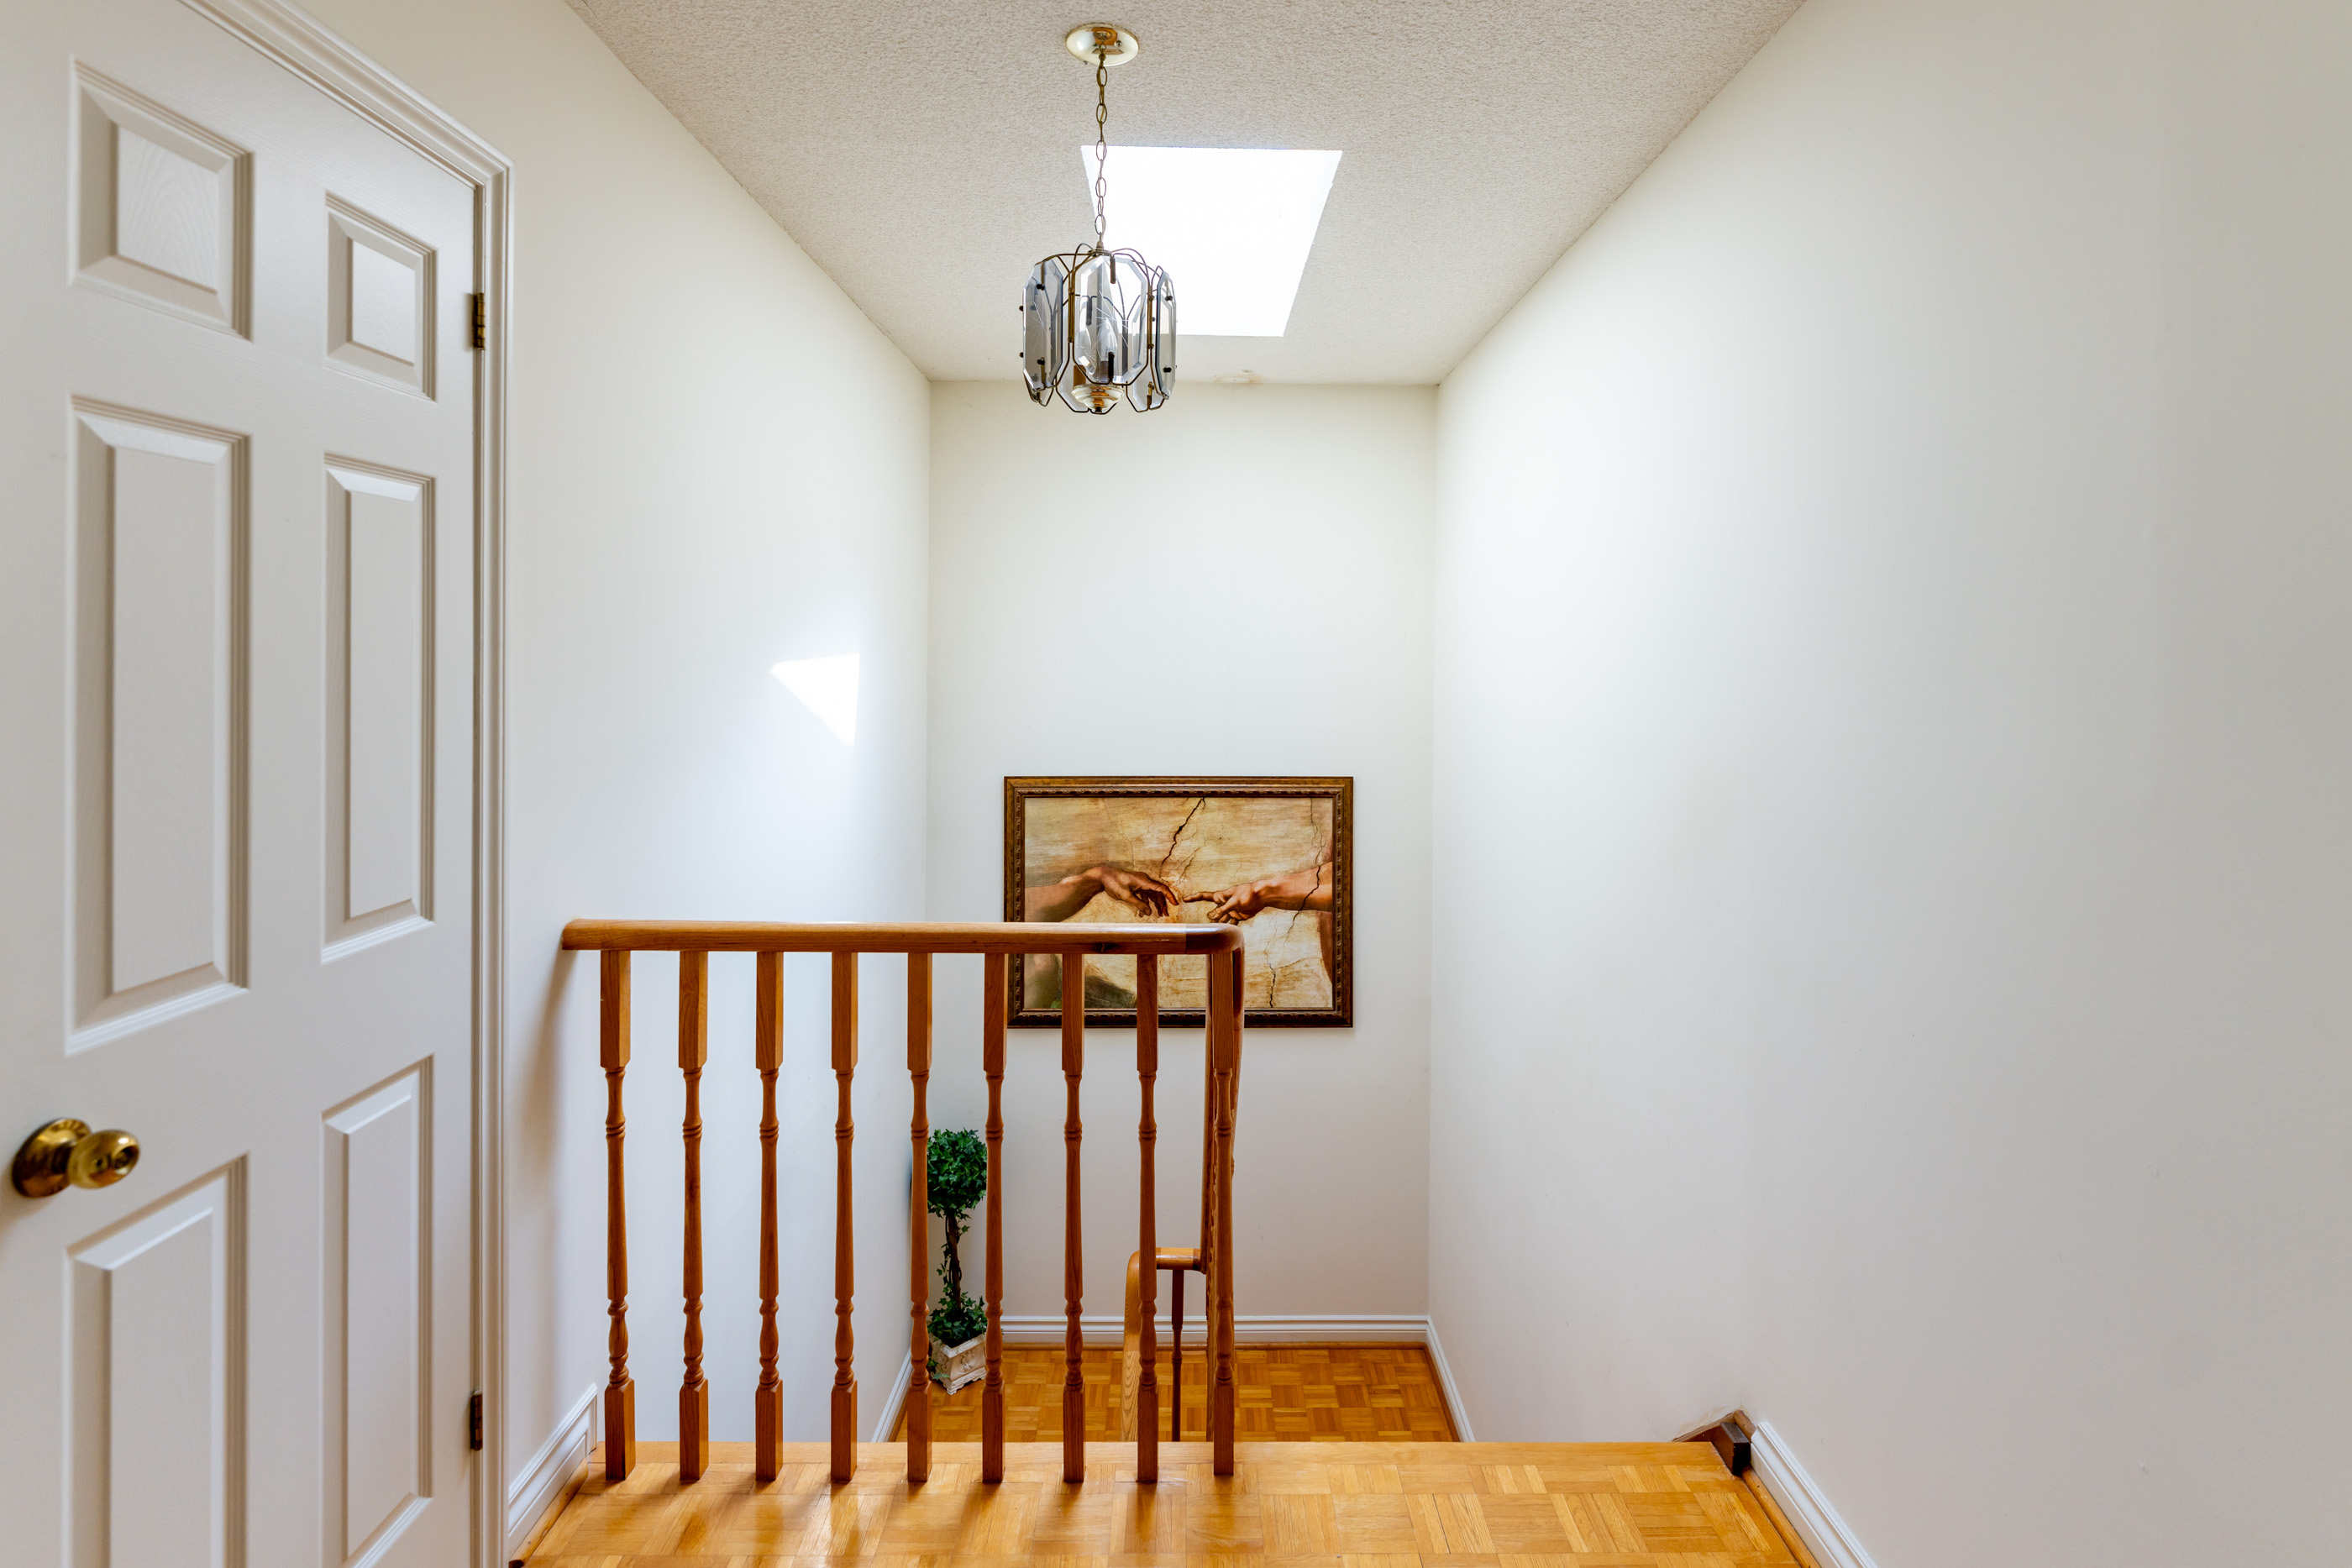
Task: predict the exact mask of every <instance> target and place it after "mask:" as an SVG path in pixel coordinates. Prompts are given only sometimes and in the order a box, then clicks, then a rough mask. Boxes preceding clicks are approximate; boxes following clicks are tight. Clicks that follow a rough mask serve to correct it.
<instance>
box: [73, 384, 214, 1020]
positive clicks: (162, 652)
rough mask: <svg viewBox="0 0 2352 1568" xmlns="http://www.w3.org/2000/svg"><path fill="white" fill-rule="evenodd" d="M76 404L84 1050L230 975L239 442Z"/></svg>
mask: <svg viewBox="0 0 2352 1568" xmlns="http://www.w3.org/2000/svg"><path fill="white" fill-rule="evenodd" d="M74 414H75V423H76V425H77V430H76V444H77V448H78V450H77V454H76V455H77V458H78V461H77V463H76V465H75V476H74V477H75V485H76V490H77V495H76V497H75V501H76V505H75V512H76V525H77V526H76V532H77V536H78V537H77V539H76V546H77V548H76V550H75V559H74V565H75V569H76V577H77V581H76V583H75V588H74V592H73V599H74V603H75V612H76V621H77V625H76V628H75V631H76V637H75V645H76V653H77V655H78V656H77V658H76V661H75V667H74V671H73V680H74V687H75V695H76V705H75V706H76V708H77V710H78V711H77V715H76V718H77V724H76V729H77V732H78V736H79V742H80V744H79V745H78V746H77V747H75V754H74V758H73V768H74V797H75V804H76V806H77V808H78V815H79V819H80V820H79V824H78V829H79V831H78V832H77V834H76V841H77V844H78V846H79V865H78V866H77V875H76V877H75V883H76V886H75V889H74V892H75V894H76V898H75V903H76V904H77V906H78V907H77V919H76V921H75V925H74V930H75V937H76V942H75V949H76V950H75V954H74V969H75V974H76V978H77V990H78V991H79V1008H78V1009H77V1011H78V1021H79V1025H80V1028H79V1031H78V1033H77V1035H76V1044H77V1045H78V1046H88V1045H92V1044H96V1043H99V1042H100V1041H101V1040H106V1039H110V1038H112V1037H113V1036H114V1035H117V1034H120V1033H121V1032H123V1030H126V1029H130V1028H135V1027H138V1026H139V1025H140V1024H142V1022H147V1021H152V1019H154V1018H155V1017H156V1016H157V1015H158V1013H159V1011H161V1012H168V1011H172V1010H184V1009H185V1008H186V1007H187V1006H189V1005H192V1004H193V1003H195V1002H198V1001H202V1000H206V999H212V998H217V997H220V996H224V995H226V994H228V992H230V991H231V990H233V989H234V988H236V986H237V985H238V984H239V983H240V980H241V969H242V964H241V959H242V957H243V954H244V946H245V943H244V936H245V933H244V922H245V908H244V897H243V893H244V887H243V883H244V878H243V874H242V873H243V870H244V861H243V853H242V849H243V845H242V839H243V829H244V824H245V809H244V806H245V802H244V799H243V783H244V769H243V768H242V767H241V766H240V762H241V758H242V756H243V750H244V746H243V742H244V735H243V725H242V719H243V716H244V711H245V689H244V687H245V659H244V637H243V632H244V626H245V620H246V608H247V607H246V603H245V570H244V567H245V559H244V558H245V538H246V519H245V517H244V505H245V495H244V490H245V486H244V484H243V482H242V481H243V475H244V468H245V440H244V437H242V436H240V435H236V434H232V433H229V432H226V431H220V430H213V429H209V428H206V427H204V426H200V425H195V424H192V423H188V422H186V421H184V420H173V419H168V418H165V417H163V416H160V415H156V414H152V413H135V412H133V411H131V410H128V409H109V408H106V407H104V406H103V405H94V404H89V403H87V402H85V403H82V404H80V405H79V406H78V407H77V408H76V409H75V411H74Z"/></svg>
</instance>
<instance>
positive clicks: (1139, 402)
mask: <svg viewBox="0 0 2352 1568" xmlns="http://www.w3.org/2000/svg"><path fill="white" fill-rule="evenodd" d="M1063 43H1064V45H1065V46H1066V47H1067V48H1068V49H1069V51H1070V53H1072V54H1074V55H1076V56H1077V57H1078V58H1080V59H1082V60H1092V61H1094V63H1095V237H1094V243H1093V244H1092V245H1082V246H1078V247H1077V248H1076V250H1067V251H1063V252H1060V253H1058V254H1056V255H1054V256H1047V257H1046V258H1045V260H1043V261H1041V262H1039V263H1038V264H1037V265H1036V266H1035V267H1033V268H1031V269H1030V272H1029V281H1028V282H1027V283H1026V284H1024V286H1023V287H1022V290H1021V320H1022V333H1021V375H1022V380H1023V381H1024V382H1026V383H1027V385H1028V388H1029V401H1030V402H1034V403H1035V404H1037V405H1038V406H1039V407H1041V408H1043V407H1045V406H1047V405H1049V404H1051V403H1052V402H1055V400H1057V399H1058V400H1059V401H1060V402H1061V404H1062V406H1063V407H1065V408H1067V409H1072V410H1075V411H1076V412H1077V413H1109V412H1110V411H1111V410H1112V409H1114V408H1116V407H1118V403H1119V400H1120V399H1121V398H1122V397H1123V398H1125V399H1126V401H1127V402H1128V404H1129V406H1130V407H1132V408H1133V409H1135V411H1136V412H1137V413H1150V412H1151V411H1152V410H1153V409H1155V408H1158V407H1159V406H1160V404H1161V403H1164V402H1167V401H1168V394H1169V392H1171V391H1172V390H1173V389H1174V386H1175V382H1176V287H1175V284H1174V283H1173V282H1172V281H1171V279H1170V278H1169V276H1168V274H1167V272H1166V271H1165V270H1164V269H1162V268H1160V267H1154V266H1152V265H1151V264H1150V262H1148V261H1146V260H1144V259H1143V257H1142V256H1141V255H1140V254H1139V253H1138V252H1136V251H1132V250H1108V249H1106V248H1105V247H1104V243H1103V235H1104V233H1105V229H1104V223H1103V207H1104V203H1105V200H1106V198H1107V197H1108V193H1109V185H1108V180H1107V177H1106V172H1105V171H1106V167H1107V165H1108V162H1109V157H1110V147H1109V144H1108V141H1107V140H1106V135H1107V128H1108V124H1109V120H1110V103H1109V98H1108V93H1109V87H1110V68H1111V67H1113V66H1115V65H1118V64H1121V63H1123V62H1125V61H1127V60H1130V59H1133V58H1134V57H1135V52H1136V47H1137V46H1136V42H1135V36H1134V35H1133V34H1132V33H1129V32H1127V31H1126V30H1125V29H1123V28H1119V27H1112V26H1102V25H1099V24H1090V25H1088V26H1084V27H1076V28H1073V29H1071V32H1070V36H1069V37H1067V38H1065V39H1064V40H1063Z"/></svg>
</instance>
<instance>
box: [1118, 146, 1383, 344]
mask: <svg viewBox="0 0 2352 1568" xmlns="http://www.w3.org/2000/svg"><path fill="white" fill-rule="evenodd" d="M1078 154H1079V162H1080V163H1081V164H1082V165H1083V167H1084V169H1085V172H1086V189H1087V205H1088V206H1089V207H1091V206H1092V205H1093V204H1094V186H1095V150H1094V148H1093V146H1092V145H1091V144H1089V145H1087V146H1084V147H1081V148H1080V149H1078ZM1338 171H1339V154H1338V153H1337V152H1301V151H1297V150H1291V149H1281V150H1275V149H1267V148H1255V147H1114V148H1112V149H1111V150H1110V163H1109V179H1108V183H1109V186H1110V199H1109V201H1108V203H1107V204H1106V215H1107V217H1108V243H1109V245H1110V246H1112V247H1113V248H1114V249H1116V248H1118V247H1119V246H1127V247H1129V248H1130V249H1133V250H1138V251H1140V252H1142V253H1143V258H1144V259H1145V260H1146V261H1149V262H1150V263H1151V265H1152V266H1154V267H1165V268H1167V269H1168V274H1169V277H1170V280H1171V282H1173V283H1174V284H1175V286H1176V329H1177V331H1178V332H1179V333H1181V334H1183V335H1185V336H1191V335H1192V334H1195V333H1198V334H1200V335H1202V336H1204V337H1211V338H1279V337H1281V336H1282V333H1283V329H1285V328H1286V327H1287V326H1289V324H1290V306H1291V301H1292V300H1293V299H1294V298H1297V294H1298V279H1299V277H1300V275H1302V274H1303V273H1305V271H1306V270H1307V252H1308V251H1309V250H1311V249H1313V248H1314V246H1315V230H1316V227H1317V225H1319V224H1320V223H1321V222H1322V221H1323V200H1324V198H1325V197H1326V196H1328V195H1329V194H1330V192H1331V177H1332V175H1333V174H1335V173H1336V172H1338Z"/></svg>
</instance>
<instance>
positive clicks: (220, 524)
mask: <svg viewBox="0 0 2352 1568" xmlns="http://www.w3.org/2000/svg"><path fill="white" fill-rule="evenodd" d="M223 3H224V6H225V8H226V0H223ZM238 9H240V10H243V9H244V8H243V7H239V8H238ZM7 12H8V15H7V22H6V28H5V38H6V42H5V47H0V134H5V147H6V155H5V161H0V163H4V164H5V166H0V290H5V295H6V306H5V320H6V322H7V330H6V333H5V340H0V342H5V347H0V454H5V469H0V471H5V477H6V484H5V488H4V489H0V507H5V528H0V1110H5V1126H0V1155H5V1154H6V1153H7V1152H9V1151H13V1150H14V1149H15V1148H16V1141H17V1140H19V1139H22V1138H24V1137H25V1136H26V1134H31V1133H32V1132H34V1131H35V1130H36V1129H37V1128H38V1127H40V1126H42V1125H43V1124H47V1123H48V1122H50V1121H51V1120H52V1119H53V1118H68V1117H70V1118H77V1119H79V1120H80V1121H82V1122H84V1123H87V1124H89V1126H90V1127H91V1128H94V1129H114V1128H120V1129H123V1130H126V1131H128V1132H129V1133H131V1134H133V1135H135V1136H136V1138H137V1139H138V1144H139V1157H138V1161H137V1164H136V1166H134V1167H133V1168H132V1169H131V1172H130V1174H129V1175H128V1176H124V1177H123V1178H122V1179H121V1180H119V1181H115V1182H113V1183H111V1184H110V1185H99V1186H74V1185H68V1186H66V1187H65V1188H64V1190H62V1191H59V1192H56V1193H54V1194H52V1195H50V1196H46V1197H24V1196H20V1195H19V1194H18V1193H17V1192H16V1190H14V1188H13V1186H12V1187H11V1188H10V1189H9V1190H5V1192H0V1335H5V1342H4V1343H0V1416H5V1430H6V1431H7V1433H8V1443H7V1450H8V1453H7V1459H6V1462H5V1464H0V1521H5V1524H0V1563H5V1564H10V1565H13V1564H17V1563H26V1564H34V1563H37V1564H42V1565H44V1568H47V1565H49V1564H59V1565H63V1568H100V1565H102V1564H110V1565H112V1568H240V1565H242V1564H248V1563H250V1564H254V1565H257V1568H258V1565H263V1564H270V1565H275V1564H297V1563H302V1564H308V1563H323V1564H326V1565H328V1568H339V1565H343V1564H359V1563H385V1564H394V1565H407V1564H419V1565H422V1564H434V1565H449V1568H455V1565H457V1564H461V1563H465V1562H467V1559H468V1556H469V1550H468V1541H469V1538H470V1536H471V1526H470V1524H469V1514H470V1512H471V1511H472V1508H473V1506H474V1504H473V1499H472V1496H471V1489H472V1487H473V1486H474V1484H475V1475H474V1469H475V1461H474V1455H473V1453H472V1451H471V1449H470V1446H469V1442H468V1436H469V1423H468V1403H469V1396H470V1394H471V1391H472V1388H473V1377H474V1368H475V1362H476V1355H477V1350H476V1345H475V1343H474V1339H475V1336H474V1320H473V1309H472V1301H473V1300H474V1281H473V1263H472V1257H473V1241H472V1234H471V1232H472V1226H473V1217H474V1210H473V1197H474V1186H473V1183H474V1180H475V1176H474V1172H473V1165H474V1150H473V1127H472V1124H473V1116H474V1104H473V1099H474V1095H473V1087H472V1086H473V1082H474V1079H475V1044H474V1038H473V1034H474V1030H473V1021H472V1020H473V1018H474V1016H475V1013H474V988H475V981H476V962H475V950H476V949H475V942H474V932H473V929H472V926H473V920H474V900H475V894H476V888H475V883H474V879H475V875H476V872H475V869H474V868H475V856H474V833H475V823H474V815H475V810H474V800H475V724H476V711H475V659H476V628H477V619H476V611H477V605H476V593H477V591H478V588H477V570H476V560H477V549H476V529H477V527H478V515H477V505H476V502H477V488H478V483H479V480H478V423H477V408H476V404H477V397H478V381H477V361H476V354H475V350H474V312H473V308H472V294H473V291H474V290H475V289H476V288H477V287H478V283H477V279H476V274H477V268H478V256H479V255H480V254H481V251H480V246H479V245H478V241H479V238H480V236H479V235H478V232H477V224H478V222H480V221H482V220H481V219H480V218H479V217H478V190H477V188H476V186H475V185H474V184H473V183H471V182H469V180H467V178H464V177H462V176H460V175H459V174H457V172H453V171H452V170H451V169H449V168H446V167H444V166H442V165H441V164H440V163H437V162H435V161H433V160H431V159H429V158H427V157H426V156H425V155H424V154H422V153H421V152H418V151H417V150H416V149H415V147H414V146H412V145H410V144H409V143H408V142H407V141H404V140H402V139H400V138H399V137H396V136H395V135H394V134H393V133H392V131H389V130H387V129H386V128H385V127H384V126H383V125H381V124H378V123H376V122H374V121H373V120H371V119H370V118H369V117H367V116H365V115H362V113H361V112H359V111H358V110H355V109H354V108H352V107H351V106H350V104H349V103H347V102H346V101H344V100H343V99H340V98H338V97H335V96H331V95H330V93H329V92H328V91H326V90H323V89H321V87H320V86H319V85H316V84H315V83H314V82H313V81H312V80H310V79H306V78H305V77H304V76H302V75H300V74H298V73H297V72H296V71H295V70H293V69H290V68H288V66H287V65H285V64H282V63H280V62H279V61H278V60H277V59H273V58H272V57H270V56H269V55H268V54H265V53H264V52H262V50H261V49H260V48H258V47H255V46H254V44H252V43H251V42H248V41H247V37H243V36H240V34H239V33H238V32H236V30H233V28H232V27H230V26H225V25H224V23H223V20H222V19H221V18H220V17H216V16H212V15H208V14H207V12H206V11H205V10H202V9H199V8H197V7H195V6H194V5H188V4H184V3H182V0H55V3H53V4H45V5H34V4H31V3H30V0H9V3H8V6H7ZM252 14H254V13H252V12H250V11H247V15H252ZM456 43H457V40H453V41H452V44H453V47H455V46H456ZM92 1147H93V1148H96V1147H97V1145H92ZM85 1174H90V1173H88V1172H85ZM97 1174H100V1175H103V1174H105V1173H103V1172H100V1173H97Z"/></svg>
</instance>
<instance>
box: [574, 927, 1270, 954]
mask: <svg viewBox="0 0 2352 1568" xmlns="http://www.w3.org/2000/svg"><path fill="white" fill-rule="evenodd" d="M1241 945H1242V934H1241V932H1240V931H1239V930H1237V929H1236V928H1235V927H1234V926H1231V925H1142V924H1137V925H1124V924H1114V923H1110V922H1092V921H1089V922H1085V923H1080V922H1078V921H1064V922H1062V923H1061V924H1059V925H1053V924H1048V923H1045V922H1042V921H1041V922H1038V923H1036V924H1034V925H1020V924H1014V925H1003V924H983V923H982V922H979V921H967V922H960V923H959V922H942V923H940V924H937V925H908V924H895V923H890V922H882V923H863V922H858V921H849V920H845V921H840V922H829V921H827V922H816V923H802V922H782V921H766V920H575V921H573V922H572V923H571V924H570V925H566V926H565V927H564V928H563V946H565V947H566V948H568V949H571V950H572V951H574V952H632V953H1159V954H1171V953H1231V952H1238V951H1239V950H1240V948H1241Z"/></svg>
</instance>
